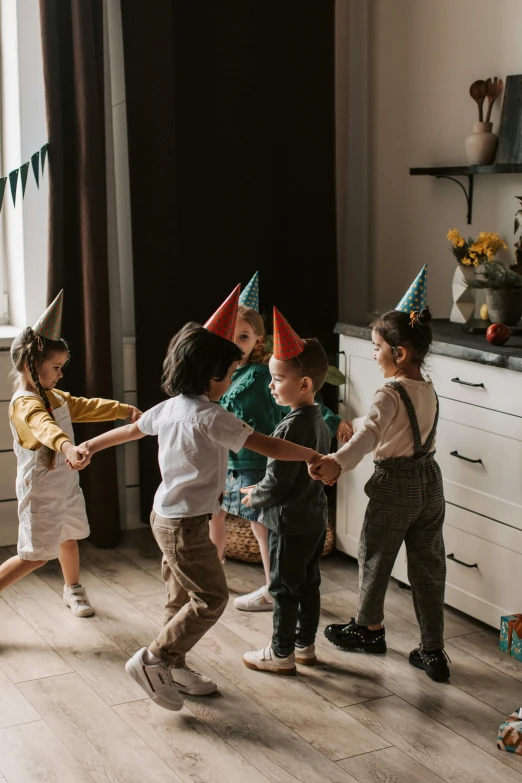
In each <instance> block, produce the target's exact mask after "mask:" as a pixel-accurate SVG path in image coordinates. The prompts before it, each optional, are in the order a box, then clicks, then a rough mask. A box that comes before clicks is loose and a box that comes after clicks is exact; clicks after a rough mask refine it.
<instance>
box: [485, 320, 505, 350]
mask: <svg viewBox="0 0 522 783" xmlns="http://www.w3.org/2000/svg"><path fill="white" fill-rule="evenodd" d="M510 336H511V332H510V331H509V328H508V327H507V326H506V325H505V324H491V326H489V327H488V330H487V332H486V339H487V341H488V343H491V345H505V344H506V343H507V341H508V340H509V338H510Z"/></svg>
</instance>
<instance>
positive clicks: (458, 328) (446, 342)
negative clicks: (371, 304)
mask: <svg viewBox="0 0 522 783" xmlns="http://www.w3.org/2000/svg"><path fill="white" fill-rule="evenodd" d="M431 327H432V331H433V344H432V346H431V352H432V353H438V354H441V355H442V356H451V357H453V358H454V359H465V360H466V361H468V362H478V363H479V364H491V365H494V366H495V367H504V368H505V369H507V370H515V371H516V372H522V336H521V335H517V336H515V335H511V337H510V338H509V342H508V343H507V345H490V344H489V343H488V341H487V340H486V335H485V334H469V333H468V332H465V331H464V330H463V329H462V325H461V324H452V323H450V322H449V321H448V320H447V319H434V320H433V321H432V323H431ZM335 332H336V334H345V335H347V336H348V337H359V338H361V339H363V340H370V339H371V336H372V332H371V329H369V328H368V327H367V326H365V325H364V324H345V323H338V324H337V326H336V327H335Z"/></svg>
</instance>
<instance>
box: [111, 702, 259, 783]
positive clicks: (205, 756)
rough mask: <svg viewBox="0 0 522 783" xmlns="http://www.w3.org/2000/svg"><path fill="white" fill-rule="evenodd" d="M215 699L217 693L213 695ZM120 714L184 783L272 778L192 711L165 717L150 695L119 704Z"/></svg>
mask: <svg viewBox="0 0 522 783" xmlns="http://www.w3.org/2000/svg"><path fill="white" fill-rule="evenodd" d="M212 698H213V699H215V698H217V697H212ZM113 709H114V710H115V711H116V712H117V714H118V715H119V716H120V717H121V718H122V719H123V720H124V721H125V722H126V723H127V725H128V726H130V727H131V728H132V729H133V730H134V731H135V733H136V734H137V735H138V736H140V737H141V738H142V739H143V740H144V741H145V742H146V743H147V745H148V746H149V747H150V748H152V750H153V751H154V753H156V755H157V756H158V758H160V759H162V760H163V761H164V762H165V764H168V765H169V766H170V767H171V768H172V769H173V770H174V771H175V772H176V775H177V776H178V777H179V778H180V780H182V781H184V782H185V783H193V781H194V780H197V781H198V783H244V781H248V783H264V782H265V783H266V781H267V780H269V778H267V777H265V775H263V774H262V773H261V772H259V771H258V770H257V769H256V768H255V767H254V766H253V765H252V764H250V763H249V762H248V761H247V759H245V758H243V756H242V755H241V754H240V753H238V751H237V750H234V748H233V747H231V746H230V745H229V744H228V743H227V742H223V741H222V739H221V738H220V737H219V735H218V734H216V732H215V731H213V730H212V729H211V728H210V727H209V726H208V725H207V724H206V723H204V722H203V721H201V720H199V719H198V718H197V717H196V716H195V715H194V714H193V713H192V712H190V704H189V705H188V706H187V707H184V708H183V709H182V710H181V711H180V712H179V713H172V714H171V715H169V716H168V719H166V718H165V710H163V709H161V707H157V706H156V705H155V704H153V703H152V702H151V701H150V700H149V699H147V700H145V701H135V702H132V703H131V704H120V705H119V706H117V707H114V708H113Z"/></svg>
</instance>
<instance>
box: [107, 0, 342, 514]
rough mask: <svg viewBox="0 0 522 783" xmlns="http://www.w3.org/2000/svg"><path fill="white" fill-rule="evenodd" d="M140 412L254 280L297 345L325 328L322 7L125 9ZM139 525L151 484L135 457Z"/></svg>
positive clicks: (330, 139) (328, 102)
mask: <svg viewBox="0 0 522 783" xmlns="http://www.w3.org/2000/svg"><path fill="white" fill-rule="evenodd" d="M121 5H122V22H123V39H124V41H123V43H124V56H125V82H126V99H127V119H128V138H129V163H130V183H131V209H132V230H133V255H134V281H135V287H134V288H135V305H136V350H137V377H138V399H139V404H140V406H141V407H142V408H148V407H150V406H152V405H154V404H156V403H157V402H159V401H160V399H161V393H160V390H159V385H160V376H161V365H162V361H163V358H164V355H165V350H166V348H167V345H168V342H169V339H170V338H171V337H172V335H173V334H174V332H175V331H176V330H177V329H179V328H180V327H181V326H182V325H183V323H185V322H186V321H188V320H199V321H202V322H204V321H205V320H206V318H208V316H209V315H211V313H212V312H213V311H214V310H215V309H216V308H217V306H218V305H219V304H220V303H221V302H222V300H223V299H224V298H225V297H226V296H227V295H228V294H229V293H230V291H231V290H232V288H233V287H234V286H235V285H236V284H237V283H238V282H242V283H243V284H245V283H247V282H248V280H249V279H250V277H251V276H252V274H253V273H254V272H255V271H256V270H259V272H260V292H261V307H262V309H263V310H264V311H265V313H266V314H267V316H268V323H267V325H268V327H269V329H271V309H272V305H273V304H277V306H278V307H279V308H280V309H281V311H282V312H283V313H284V314H285V316H286V317H287V318H288V319H289V321H290V323H291V324H292V326H294V327H295V328H296V329H297V331H298V332H299V333H300V334H302V335H303V336H310V335H315V336H318V337H321V338H323V340H324V341H326V345H329V346H330V347H332V348H333V350H334V351H335V347H334V342H333V335H332V332H333V328H334V325H335V322H336V319H337V269H336V263H337V262H336V218H335V124H334V118H335V109H334V1H333V0H284V2H282V1H281V0H175V2H172V0H154V2H149V3H144V2H143V0H123V2H122V4H121ZM140 449H141V459H140V483H141V497H142V516H143V518H144V519H146V517H147V514H148V510H149V508H150V504H151V500H152V495H153V493H154V490H155V489H156V487H157V485H158V481H159V473H158V470H157V454H156V444H155V443H154V441H153V440H152V439H151V438H145V439H144V440H143V441H140Z"/></svg>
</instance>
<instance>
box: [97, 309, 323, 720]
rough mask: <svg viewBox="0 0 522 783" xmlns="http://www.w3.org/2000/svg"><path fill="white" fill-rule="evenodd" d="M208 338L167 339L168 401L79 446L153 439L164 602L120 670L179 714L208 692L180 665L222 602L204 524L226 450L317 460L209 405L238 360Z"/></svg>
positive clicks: (194, 332) (191, 329) (214, 508)
mask: <svg viewBox="0 0 522 783" xmlns="http://www.w3.org/2000/svg"><path fill="white" fill-rule="evenodd" d="M234 320H235V319H234ZM234 327H235V324H233V325H232V334H233V332H234ZM209 329H210V327H209V326H208V324H207V328H205V327H202V326H198V325H197V324H189V325H187V326H186V327H184V328H183V329H182V330H181V331H180V332H179V333H178V334H177V335H176V336H175V337H174V338H173V339H172V341H171V343H170V345H169V348H168V351H167V356H166V358H165V361H164V364H163V369H164V373H163V391H164V392H165V393H166V394H167V395H168V396H169V397H170V399H168V400H166V401H165V402H162V403H160V404H159V405H156V406H155V407H154V408H151V409H150V410H148V411H146V412H145V413H144V414H143V416H142V418H141V419H140V420H139V422H137V423H136V424H135V425H134V424H133V425H130V426H127V427H120V428H119V429H117V430H113V431H111V432H108V433H105V434H104V435H100V436H99V437H97V438H94V439H93V440H91V441H87V442H86V443H85V444H82V445H83V446H85V447H86V448H87V450H88V452H89V456H91V455H92V454H94V453H95V452H96V451H99V450H101V449H103V448H107V447H108V446H114V445H117V444H120V443H126V442H128V441H130V440H136V439H138V438H143V437H144V436H145V435H157V436H158V445H159V456H158V459H159V464H160V469H161V475H162V482H161V484H160V486H159V488H158V491H157V492H156V496H155V498H154V504H153V511H152V514H151V524H152V530H153V533H154V536H155V538H156V541H157V542H158V545H159V547H160V549H161V551H162V552H163V560H162V568H163V578H164V580H165V585H166V589H167V602H166V604H165V611H164V615H163V626H162V628H161V630H160V632H159V634H158V636H157V637H156V639H155V640H154V641H153V642H152V643H151V644H150V645H149V647H148V648H146V647H144V648H142V649H141V650H138V652H136V653H135V654H134V655H133V656H132V658H131V659H130V660H129V661H127V664H126V667H125V668H126V670H127V672H128V674H130V675H131V676H132V677H133V678H134V679H135V680H136V682H138V684H139V685H140V686H141V687H142V688H143V690H144V691H145V692H146V693H147V695H148V696H150V698H151V699H152V700H153V701H155V702H156V703H157V704H159V705H160V706H162V707H164V708H165V709H168V710H179V709H181V707H182V704H183V697H182V696H181V693H189V694H191V695H197V696H202V695H206V694H209V693H213V692H214V691H215V690H216V688H217V685H216V683H215V682H213V681H212V680H211V679H210V678H209V677H204V676H203V675H201V674H198V673H197V672H194V671H193V670H192V669H190V668H189V667H188V666H186V665H185V655H186V653H187V652H189V650H191V649H192V647H193V646H194V645H195V644H196V643H197V642H198V641H199V639H201V637H202V636H203V635H204V634H205V633H206V632H207V631H208V630H209V628H211V627H212V626H213V625H214V623H216V622H217V620H218V619H219V617H220V616H221V614H222V613H223V611H224V609H225V606H226V604H227V601H228V589H227V584H226V579H225V574H224V571H223V566H222V564H221V561H220V559H219V556H218V552H217V549H216V547H215V545H214V544H213V543H212V541H211V540H210V537H209V524H208V523H209V519H210V517H211V515H212V514H217V513H219V509H220V494H221V493H222V492H223V489H224V487H225V480H226V470H227V461H228V452H229V450H231V451H234V452H238V451H239V450H240V449H242V448H243V447H244V446H246V447H247V448H249V449H252V450H253V451H256V452H258V453H259V454H264V455H265V456H267V457H273V458H276V459H283V460H285V459H286V460H291V461H297V460H302V461H305V462H311V461H312V460H314V459H317V458H318V457H319V455H318V454H317V453H316V452H314V451H313V450H312V449H308V448H304V447H302V446H297V445H294V444H293V443H289V442H287V441H283V440H279V439H278V438H271V437H267V436H265V435H261V434H260V433H257V432H255V431H254V430H253V429H252V428H251V427H250V426H249V425H248V424H245V423H244V422H243V421H241V420H240V419H238V418H236V417H235V416H234V415H233V414H232V413H229V412H228V411H226V410H225V409H224V408H222V407H221V406H220V405H216V404H215V403H216V402H217V401H218V400H219V399H220V397H221V396H222V395H223V394H224V393H225V392H226V391H227V389H228V388H229V386H230V382H231V379H232V375H233V373H234V372H235V370H236V368H237V366H238V364H239V362H240V360H241V359H242V352H241V350H240V349H239V348H238V347H237V346H236V345H235V344H234V343H233V342H231V341H230V340H228V339H224V338H223V337H222V336H219V335H218V334H214V333H212V332H211V331H209ZM220 333H221V334H222V333H223V332H222V330H221V329H220ZM227 334H228V332H227Z"/></svg>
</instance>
